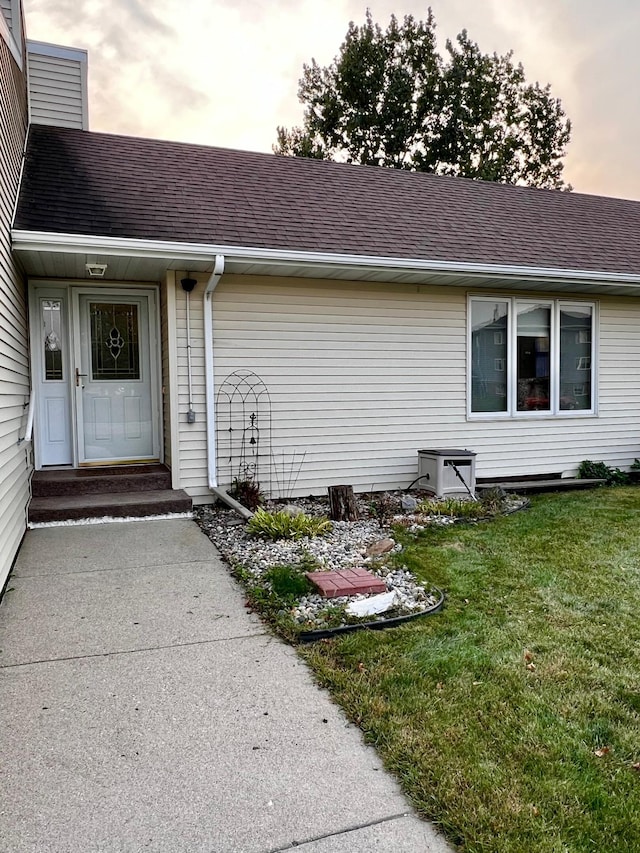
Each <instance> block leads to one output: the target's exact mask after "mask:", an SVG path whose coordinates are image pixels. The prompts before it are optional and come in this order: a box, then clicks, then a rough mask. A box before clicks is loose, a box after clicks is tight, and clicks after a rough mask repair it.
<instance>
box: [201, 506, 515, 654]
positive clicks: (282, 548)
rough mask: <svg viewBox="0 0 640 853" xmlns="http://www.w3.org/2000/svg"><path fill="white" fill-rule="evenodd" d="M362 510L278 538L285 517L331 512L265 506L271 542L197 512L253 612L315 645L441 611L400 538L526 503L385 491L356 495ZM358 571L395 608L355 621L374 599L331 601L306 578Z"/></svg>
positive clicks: (219, 514) (222, 516) (227, 514)
mask: <svg viewBox="0 0 640 853" xmlns="http://www.w3.org/2000/svg"><path fill="white" fill-rule="evenodd" d="M357 505H358V513H359V520H358V521H352V522H331V523H330V524H326V525H325V524H323V523H320V524H312V525H311V528H319V529H322V530H323V532H322V535H316V536H305V535H302V534H300V532H299V531H297V530H296V529H294V530H293V532H291V531H289V534H290V535H292V536H293V537H295V538H284V537H280V538H277V529H278V525H277V524H276V523H275V522H277V521H278V520H281V521H282V520H284V521H286V516H285V515H284V514H288V515H289V516H290V517H291V519H292V520H293V521H295V519H296V517H302V518H303V519H304V517H305V516H306V517H310V518H311V519H315V520H316V521H318V520H320V519H324V518H326V515H327V513H328V510H329V507H328V501H327V500H326V499H322V498H313V499H310V498H305V499H298V500H296V501H295V503H294V504H290V505H283V504H282V503H276V502H267V503H266V504H265V505H264V509H265V510H266V512H267V513H270V516H269V518H270V519H271V520H272V521H274V524H273V525H269V526H268V527H267V529H269V535H258V534H256V533H252V532H251V531H250V526H248V525H247V524H246V523H245V522H243V520H242V519H240V518H239V517H238V516H237V515H236V514H235V513H234V512H233V511H230V510H228V509H226V508H223V507H222V506H221V505H213V506H205V507H199V508H197V509H196V512H195V517H196V521H197V522H198V524H199V525H200V527H201V528H202V530H203V531H204V532H205V533H206V535H207V536H209V538H210V539H211V540H212V541H213V542H214V543H215V545H216V546H217V547H218V549H219V550H220V552H221V553H222V555H223V557H224V558H225V560H226V561H227V562H228V563H229V565H230V566H231V568H232V570H233V572H234V574H235V575H236V576H237V577H238V578H239V579H240V580H241V581H242V582H243V584H244V585H245V588H246V590H247V597H248V600H249V602H250V604H251V605H252V606H253V607H254V609H256V610H257V611H258V612H260V613H261V614H262V615H263V616H264V617H266V618H267V619H268V620H269V621H270V622H271V623H272V624H274V625H275V626H276V627H277V628H278V629H279V630H280V632H281V633H282V634H283V635H284V636H286V637H287V638H288V639H290V640H300V641H310V640H314V639H320V638H322V637H326V636H330V635H332V634H337V633H342V632H346V631H352V630H355V629H357V628H359V627H368V628H373V627H385V626H387V625H389V626H391V625H397V624H401V623H402V622H403V621H406V620H407V619H408V618H415V617H416V616H421V615H427V614H430V613H433V612H437V611H438V610H439V609H440V607H441V606H442V601H443V596H442V593H441V592H440V590H439V589H437V588H436V587H433V586H431V585H430V584H425V583H423V582H420V581H418V580H417V579H416V577H415V575H414V574H413V573H412V572H410V571H409V570H408V568H407V566H406V565H404V563H403V560H402V546H401V545H400V544H399V543H398V542H397V533H396V531H400V530H404V531H407V532H409V533H410V534H411V533H413V534H419V533H420V532H421V531H423V530H425V529H426V528H427V527H443V526H449V525H452V524H456V523H459V522H461V521H467V522H477V521H478V520H482V519H484V518H488V517H491V516H495V515H496V514H504V513H506V512H512V511H514V510H516V509H519V508H521V507H522V506H524V505H526V502H525V501H524V500H523V499H522V498H518V497H517V496H505V495H500V496H495V495H493V496H489V499H486V500H485V501H483V502H473V501H466V500H457V499H455V500H454V499H448V500H444V501H435V500H429V499H428V498H426V496H424V495H420V494H418V495H417V496H414V495H412V496H407V495H405V494H403V493H400V492H393V493H388V492H385V493H378V494H375V495H366V496H362V495H361V496H358V498H357ZM263 518H266V516H263ZM294 526H295V525H293V524H292V525H291V527H294ZM288 527H289V525H287V528H288ZM271 528H274V529H273V530H272V529H271ZM353 568H365V569H368V570H369V571H370V572H372V574H374V575H375V576H376V577H377V578H380V579H382V580H383V582H384V584H385V587H386V590H387V591H388V592H393V593H394V594H395V595H394V597H393V604H392V605H391V606H390V607H389V609H387V610H385V611H384V612H382V613H379V614H375V615H366V616H362V617H357V616H354V615H350V614H349V610H348V608H349V605H350V604H351V602H353V601H354V599H355V600H362V599H365V598H367V597H368V596H365V595H359V596H348V597H347V596H341V597H336V598H325V597H324V596H322V595H321V594H319V592H318V591H317V590H316V589H315V588H314V587H313V586H312V585H311V583H310V582H309V580H308V578H307V576H306V575H307V573H309V572H316V571H340V570H344V569H353Z"/></svg>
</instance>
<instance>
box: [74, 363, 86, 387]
mask: <svg viewBox="0 0 640 853" xmlns="http://www.w3.org/2000/svg"><path fill="white" fill-rule="evenodd" d="M81 376H88V374H87V373H80V370H79V369H78V368H77V367H76V387H77V388H79V387H80V377H81Z"/></svg>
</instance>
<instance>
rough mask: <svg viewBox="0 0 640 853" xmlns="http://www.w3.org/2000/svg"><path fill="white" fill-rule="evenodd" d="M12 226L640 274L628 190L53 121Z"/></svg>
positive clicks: (38, 138)
mask: <svg viewBox="0 0 640 853" xmlns="http://www.w3.org/2000/svg"><path fill="white" fill-rule="evenodd" d="M15 228H16V229H19V230H31V231H47V232H57V233H68V234H83V235H96V236H108V237H131V238H141V239H149V240H171V241H178V242H187V243H206V244H215V245H221V246H225V245H226V246H229V245H233V246H245V247H256V248H268V249H285V250H286V249H290V250H296V251H312V252H330V253H333V252H335V253H344V254H352V255H367V256H373V257H394V258H405V259H426V260H446V261H460V262H471V263H491V264H513V265H523V266H532V267H546V268H556V269H573V270H599V271H602V272H614V273H632V274H640V202H635V201H625V200H621V199H614V198H600V197H598V196H589V195H580V194H578V193H561V192H557V191H552V190H535V189H530V188H527V187H513V186H505V185H502V184H493V183H484V182H481V181H471V180H465V179H460V178H448V177H437V176H434V175H427V174H417V173H411V172H403V171H397V170H391V169H383V168H372V167H366V166H351V165H345V164H338V163H327V162H320V161H315V160H303V159H294V158H287V157H279V156H275V155H271V154H256V153H249V152H244V151H233V150H228V149H223V148H209V147H205V146H201V145H185V144H182V143H176V142H165V141H159V140H151V139H139V138H134V137H125V136H112V135H108V134H103V133H88V132H86V131H78V130H70V129H67V128H58V127H44V126H33V127H32V128H31V131H30V135H29V144H28V149H27V156H26V163H25V170H24V179H23V182H22V188H21V192H20V199H19V204H18V209H17V214H16V221H15Z"/></svg>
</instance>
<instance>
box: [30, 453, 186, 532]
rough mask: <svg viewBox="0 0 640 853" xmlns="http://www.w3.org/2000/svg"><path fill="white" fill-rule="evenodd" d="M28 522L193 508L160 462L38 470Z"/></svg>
mask: <svg viewBox="0 0 640 853" xmlns="http://www.w3.org/2000/svg"><path fill="white" fill-rule="evenodd" d="M32 494H33V497H32V500H31V504H30V506H29V524H47V523H51V522H64V521H79V520H82V519H97V518H148V517H150V516H157V515H169V514H175V513H185V512H191V510H192V501H191V498H190V497H189V496H188V495H187V494H186V492H184V491H183V490H182V489H172V488H171V474H170V473H169V471H168V469H167V468H165V466H164V465H127V466H114V467H112V468H78V469H73V470H64V471H36V472H35V474H34V475H33V480H32Z"/></svg>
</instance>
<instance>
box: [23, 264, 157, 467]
mask: <svg viewBox="0 0 640 853" xmlns="http://www.w3.org/2000/svg"><path fill="white" fill-rule="evenodd" d="M47 291H48V292H50V293H51V294H54V293H55V292H56V291H57V292H58V294H61V293H64V296H65V320H66V328H67V335H66V340H65V346H66V352H67V353H68V356H67V359H66V363H67V364H68V370H67V373H68V375H67V388H68V391H69V401H70V403H69V410H68V413H67V416H68V418H69V425H70V428H71V437H72V438H71V441H72V460H71V462H70V463H69V464H66V465H58V464H53V465H50V464H47V463H46V462H45V461H44V460H43V458H42V447H41V443H40V440H39V439H38V434H39V430H41V429H42V428H43V423H44V418H43V412H42V403H43V401H42V399H41V395H40V393H39V389H40V387H41V385H40V383H41V381H42V378H43V375H42V374H43V361H42V357H41V349H42V343H43V342H42V334H41V320H40V317H39V299H40V298H41V297H42V296H43V295H44V296H45V298H46V295H47ZM81 294H86V295H95V296H96V297H98V298H105V297H109V298H111V297H114V298H115V299H117V298H118V297H119V296H121V297H123V296H124V297H126V296H145V297H148V307H149V366H150V386H151V411H152V444H153V458H152V459H144V460H141V462H142V463H143V464H147V463H149V464H150V463H152V462H153V461H157V460H159V461H160V462H162V461H163V458H164V453H163V448H164V441H163V414H162V387H161V382H162V350H161V323H160V288H159V286H158V285H157V284H148V285H147V284H144V283H139V282H135V283H131V284H130V285H128V284H127V283H126V282H90V281H86V280H79V281H75V280H73V281H69V280H67V281H56V280H50V279H30V280H29V321H30V322H29V327H30V332H29V337H30V356H31V370H32V389H33V394H34V395H35V400H34V402H35V422H34V442H33V451H34V463H35V468H36V470H41V469H42V468H43V467H46V468H60V467H64V468H69V467H71V468H80V467H82V468H86V467H87V468H88V467H93V466H100V467H107V466H110V465H113V466H115V465H132V464H135V460H123V461H118V460H114V461H113V462H111V461H104V460H101V461H99V462H95V463H94V462H85V463H80V462H79V441H80V433H79V423H78V411H79V405H78V399H77V398H78V394H79V393H80V394H81V393H82V388H81V387H78V386H76V382H75V368H76V367H78V369H80V360H79V358H80V327H79V320H80V318H79V297H80V295H81ZM52 298H55V297H53V296H52Z"/></svg>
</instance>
